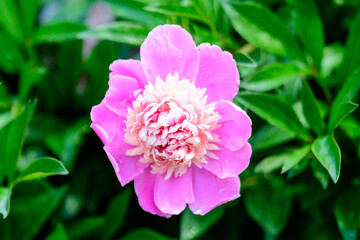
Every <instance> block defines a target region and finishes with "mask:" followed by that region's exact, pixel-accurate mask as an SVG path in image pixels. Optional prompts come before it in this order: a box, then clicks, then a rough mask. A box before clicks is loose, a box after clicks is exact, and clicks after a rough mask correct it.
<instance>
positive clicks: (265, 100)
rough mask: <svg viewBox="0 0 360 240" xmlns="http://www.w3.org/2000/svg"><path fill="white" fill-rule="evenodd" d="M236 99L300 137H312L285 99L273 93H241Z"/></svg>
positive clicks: (271, 122)
mask: <svg viewBox="0 0 360 240" xmlns="http://www.w3.org/2000/svg"><path fill="white" fill-rule="evenodd" d="M236 100H237V101H239V102H240V103H241V104H243V105H245V107H247V108H249V109H250V110H251V111H253V112H255V113H256V114H257V115H259V116H260V117H261V118H263V119H265V120H266V121H268V122H269V123H270V124H272V125H274V126H277V127H278V128H280V129H282V130H284V131H286V132H288V133H290V134H294V135H295V136H298V137H299V138H302V139H306V140H308V139H310V138H311V136H310V135H309V133H308V132H307V131H306V129H304V128H303V126H302V125H301V123H300V121H299V119H298V118H297V116H296V114H295V112H294V110H293V109H292V108H291V106H290V105H289V104H288V103H287V102H285V101H284V100H283V99H281V98H279V97H277V96H275V95H271V94H257V93H241V94H239V95H238V97H236Z"/></svg>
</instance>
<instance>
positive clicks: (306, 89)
mask: <svg viewBox="0 0 360 240" xmlns="http://www.w3.org/2000/svg"><path fill="white" fill-rule="evenodd" d="M301 103H302V107H303V113H304V116H305V118H306V122H307V124H308V126H309V127H310V128H311V129H312V130H314V132H315V133H316V134H317V135H318V136H319V135H321V134H322V133H323V132H324V129H325V124H324V122H323V120H322V119H321V115H320V109H319V106H318V104H317V100H316V98H315V96H314V93H313V92H312V90H311V88H310V86H309V84H308V83H307V82H306V81H303V86H302V89H301Z"/></svg>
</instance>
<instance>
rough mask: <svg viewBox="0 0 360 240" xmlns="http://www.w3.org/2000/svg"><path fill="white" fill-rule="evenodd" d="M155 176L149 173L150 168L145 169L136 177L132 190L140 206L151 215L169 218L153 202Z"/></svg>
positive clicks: (168, 215)
mask: <svg viewBox="0 0 360 240" xmlns="http://www.w3.org/2000/svg"><path fill="white" fill-rule="evenodd" d="M155 178H156V175H154V174H151V173H150V167H149V168H147V169H145V171H144V172H143V174H141V175H139V176H137V177H136V178H135V180H134V188H135V192H136V195H137V197H138V200H139V204H140V206H141V207H142V208H143V209H144V210H145V211H148V212H150V213H152V214H157V215H159V216H163V217H167V218H169V217H171V215H170V214H167V213H163V212H161V211H160V209H159V208H158V207H157V206H156V205H155V202H154V186H155Z"/></svg>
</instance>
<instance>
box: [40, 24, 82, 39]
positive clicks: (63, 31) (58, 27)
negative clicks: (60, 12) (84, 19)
mask: <svg viewBox="0 0 360 240" xmlns="http://www.w3.org/2000/svg"><path fill="white" fill-rule="evenodd" d="M85 29H86V27H85V26H84V25H82V24H78V23H75V22H57V23H51V24H48V25H43V26H40V27H39V28H38V29H37V30H36V32H35V33H34V35H33V42H34V43H35V44H40V43H59V42H65V41H69V40H74V39H76V36H77V35H78V34H79V33H81V32H82V31H84V30H85Z"/></svg>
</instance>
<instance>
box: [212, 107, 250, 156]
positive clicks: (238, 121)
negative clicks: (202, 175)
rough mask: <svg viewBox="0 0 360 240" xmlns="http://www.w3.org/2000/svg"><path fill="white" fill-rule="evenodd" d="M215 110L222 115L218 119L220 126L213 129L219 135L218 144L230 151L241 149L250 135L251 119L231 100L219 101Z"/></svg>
mask: <svg viewBox="0 0 360 240" xmlns="http://www.w3.org/2000/svg"><path fill="white" fill-rule="evenodd" d="M216 110H217V111H218V113H219V115H220V116H221V117H222V118H221V119H220V120H219V124H221V127H220V128H218V129H216V130H214V131H213V133H215V134H217V135H218V136H219V137H220V140H221V141H220V142H219V145H221V146H224V147H226V148H227V149H229V150H231V151H237V150H239V149H241V148H242V146H244V144H245V143H247V141H248V139H249V137H250V135H251V119H250V118H249V116H248V115H247V114H246V112H245V111H244V110H242V109H241V108H240V107H238V106H236V105H235V104H233V103H232V102H228V101H219V102H218V103H217V104H216Z"/></svg>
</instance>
